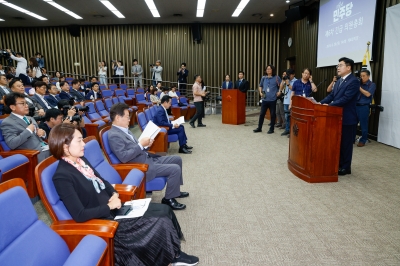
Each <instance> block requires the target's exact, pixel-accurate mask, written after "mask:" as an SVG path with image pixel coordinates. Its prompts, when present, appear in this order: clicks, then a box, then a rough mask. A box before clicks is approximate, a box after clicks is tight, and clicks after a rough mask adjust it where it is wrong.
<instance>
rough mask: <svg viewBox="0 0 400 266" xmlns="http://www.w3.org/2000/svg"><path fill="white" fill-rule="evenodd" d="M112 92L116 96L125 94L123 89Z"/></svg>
mask: <svg viewBox="0 0 400 266" xmlns="http://www.w3.org/2000/svg"><path fill="white" fill-rule="evenodd" d="M114 93H115V96H117V97H119V96H125V91H123V90H115V91H114Z"/></svg>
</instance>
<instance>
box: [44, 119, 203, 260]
mask: <svg viewBox="0 0 400 266" xmlns="http://www.w3.org/2000/svg"><path fill="white" fill-rule="evenodd" d="M48 142H49V146H50V151H51V153H52V154H53V156H54V157H55V158H57V159H59V164H58V167H57V170H56V172H55V174H54V176H53V182H54V185H55V187H56V190H57V193H58V195H59V196H60V199H61V200H62V201H63V203H64V205H65V207H66V208H67V210H68V211H69V213H70V214H71V216H72V218H73V219H74V220H75V221H76V222H85V221H87V220H90V219H107V220H113V219H114V217H115V216H114V215H113V211H112V210H115V209H119V208H121V205H122V203H121V200H120V199H119V195H118V193H117V191H115V190H114V188H113V187H112V185H111V184H110V183H108V182H107V181H106V180H105V179H103V178H102V177H101V175H100V174H99V173H98V172H97V171H96V170H95V169H94V168H93V166H92V165H91V164H90V163H89V162H88V160H87V159H86V158H85V157H84V147H85V143H84V141H83V138H82V134H81V132H80V131H79V129H77V128H75V126H74V125H72V124H60V125H57V126H55V127H54V128H53V129H52V130H51V132H50V136H49V139H48ZM118 223H119V225H118V229H117V232H116V234H115V237H114V256H115V265H160V266H161V265H163V266H164V265H170V264H172V265H196V264H197V263H198V261H199V259H198V258H197V257H195V256H190V255H187V254H185V253H184V252H182V251H181V249H180V239H182V238H183V234H182V232H181V229H180V226H179V223H178V220H177V219H176V216H175V214H174V212H173V211H172V209H171V208H170V207H169V206H167V205H164V204H157V203H151V204H150V206H149V208H148V209H147V211H146V212H145V214H144V215H143V216H142V217H138V218H127V219H121V220H118Z"/></svg>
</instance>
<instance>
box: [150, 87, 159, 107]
mask: <svg viewBox="0 0 400 266" xmlns="http://www.w3.org/2000/svg"><path fill="white" fill-rule="evenodd" d="M157 92H158V90H157V89H156V88H153V89H152V90H151V91H150V101H151V102H152V103H153V104H155V105H159V104H160V99H159V98H158V96H157Z"/></svg>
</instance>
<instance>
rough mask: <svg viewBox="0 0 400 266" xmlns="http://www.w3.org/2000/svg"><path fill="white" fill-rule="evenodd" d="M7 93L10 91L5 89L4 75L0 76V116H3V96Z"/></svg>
mask: <svg viewBox="0 0 400 266" xmlns="http://www.w3.org/2000/svg"><path fill="white" fill-rule="evenodd" d="M9 93H10V90H9V89H8V88H7V78H6V75H4V74H0V114H3V108H4V101H3V96H5V95H7V94H9Z"/></svg>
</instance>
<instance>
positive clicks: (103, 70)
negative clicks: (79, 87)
mask: <svg viewBox="0 0 400 266" xmlns="http://www.w3.org/2000/svg"><path fill="white" fill-rule="evenodd" d="M97 74H98V75H99V80H100V84H104V85H106V87H107V64H106V61H101V62H99V68H98V72H97Z"/></svg>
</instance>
